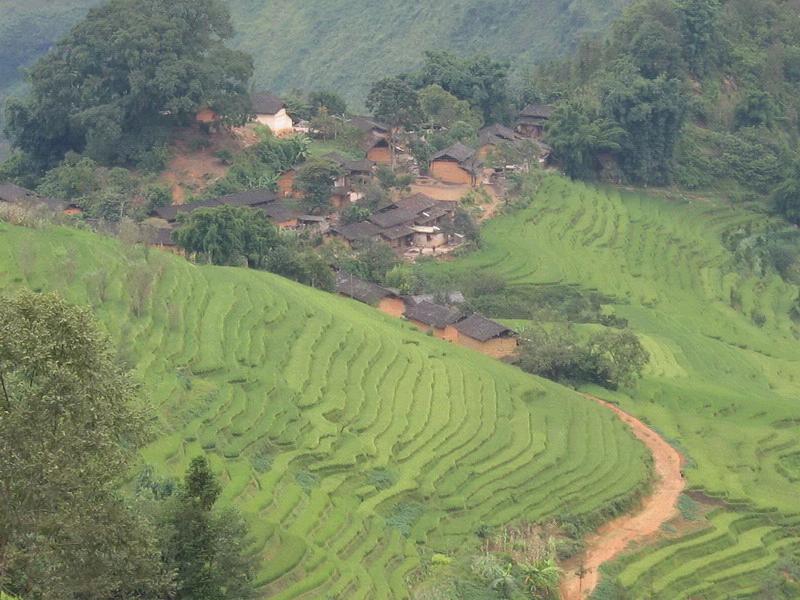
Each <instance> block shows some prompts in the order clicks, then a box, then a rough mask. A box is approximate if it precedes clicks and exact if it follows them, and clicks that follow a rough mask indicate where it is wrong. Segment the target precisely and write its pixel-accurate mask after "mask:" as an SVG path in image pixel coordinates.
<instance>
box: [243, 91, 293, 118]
mask: <svg viewBox="0 0 800 600" xmlns="http://www.w3.org/2000/svg"><path fill="white" fill-rule="evenodd" d="M250 105H251V108H252V110H253V112H254V113H255V114H257V115H276V114H278V113H279V112H280V111H281V109H282V108H286V104H285V103H284V101H283V100H281V99H280V98H278V97H277V96H275V95H274V94H271V93H269V92H259V93H257V94H253V95H252V96H250Z"/></svg>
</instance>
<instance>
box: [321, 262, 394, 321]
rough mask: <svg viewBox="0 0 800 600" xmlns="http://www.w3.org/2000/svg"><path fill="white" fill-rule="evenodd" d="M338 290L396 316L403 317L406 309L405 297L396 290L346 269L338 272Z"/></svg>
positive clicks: (344, 294) (343, 294)
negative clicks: (366, 279)
mask: <svg viewBox="0 0 800 600" xmlns="http://www.w3.org/2000/svg"><path fill="white" fill-rule="evenodd" d="M336 292H337V293H339V294H341V295H342V296H346V297H348V298H352V299H354V300H358V301H359V302H363V303H364V304H369V305H370V306H374V307H375V308H377V309H378V310H380V311H381V312H384V313H386V314H387V315H389V316H392V317H395V318H400V317H402V316H403V313H404V312H405V310H406V306H405V303H404V302H403V299H402V298H400V296H398V295H397V294H396V293H395V292H393V291H391V290H389V289H387V288H385V287H381V286H379V285H377V284H375V283H371V282H369V281H365V280H363V279H360V278H358V277H356V276H355V275H351V274H350V273H345V272H344V271H339V272H338V273H336Z"/></svg>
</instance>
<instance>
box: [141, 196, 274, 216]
mask: <svg viewBox="0 0 800 600" xmlns="http://www.w3.org/2000/svg"><path fill="white" fill-rule="evenodd" d="M277 199H278V195H277V194H276V193H275V192H273V191H272V190H268V189H254V190H247V191H244V192H238V193H236V194H228V195H227V196H220V197H219V198H211V199H209V200H201V201H200V202H192V203H191V204H172V205H170V206H161V207H159V208H156V209H155V210H154V211H153V214H154V216H156V217H159V218H161V219H164V220H166V221H169V222H173V221H176V220H177V219H178V215H180V214H190V213H192V212H194V211H196V210H198V209H200V208H214V207H216V206H223V205H230V206H244V207H250V208H262V209H263V208H264V207H266V206H268V205H269V204H271V203H273V202H275V200H277Z"/></svg>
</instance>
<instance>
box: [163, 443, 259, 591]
mask: <svg viewBox="0 0 800 600" xmlns="http://www.w3.org/2000/svg"><path fill="white" fill-rule="evenodd" d="M221 491H222V487H221V486H220V484H219V482H218V481H217V479H216V477H214V474H213V473H212V472H211V467H210V465H209V464H208V460H207V459H206V457H205V456H198V457H195V458H194V459H192V462H191V463H190V465H189V469H188V470H187V472H186V476H185V479H184V482H183V486H182V487H181V489H180V491H179V492H178V494H177V496H176V497H175V498H174V499H173V502H172V504H171V505H170V506H169V508H168V509H167V516H166V519H165V520H166V530H167V531H168V536H167V538H166V540H165V549H164V556H165V561H166V563H167V565H168V566H169V567H170V568H171V569H172V570H173V571H174V572H175V573H176V584H177V590H176V595H175V598H176V600H196V599H198V598H203V600H239V599H245V598H252V597H253V595H254V594H253V564H252V560H250V559H248V558H247V557H246V555H245V553H244V550H245V536H246V531H247V529H246V527H245V525H244V522H243V521H242V519H241V517H240V516H239V515H238V514H237V513H235V512H233V511H223V512H217V511H215V510H214V505H215V504H216V501H217V499H218V498H219V495H220V493H221Z"/></svg>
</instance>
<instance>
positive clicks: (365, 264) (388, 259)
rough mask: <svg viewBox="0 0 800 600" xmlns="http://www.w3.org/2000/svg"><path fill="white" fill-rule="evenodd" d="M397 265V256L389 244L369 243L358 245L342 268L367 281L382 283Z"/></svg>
mask: <svg viewBox="0 0 800 600" xmlns="http://www.w3.org/2000/svg"><path fill="white" fill-rule="evenodd" d="M398 264H399V260H398V259H397V255H396V254H395V253H394V250H392V248H391V246H389V244H386V243H384V242H372V241H370V242H364V243H362V244H360V245H359V246H358V247H357V248H356V251H355V255H354V256H353V257H351V258H350V259H349V260H347V261H345V263H344V264H343V265H342V268H343V269H344V270H345V271H347V272H349V273H352V274H353V275H356V276H358V277H361V278H362V279H366V280H367V281H373V282H375V283H383V282H384V281H385V279H386V274H387V273H388V272H389V271H391V270H392V269H393V268H394V267H395V266H397V265H398Z"/></svg>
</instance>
